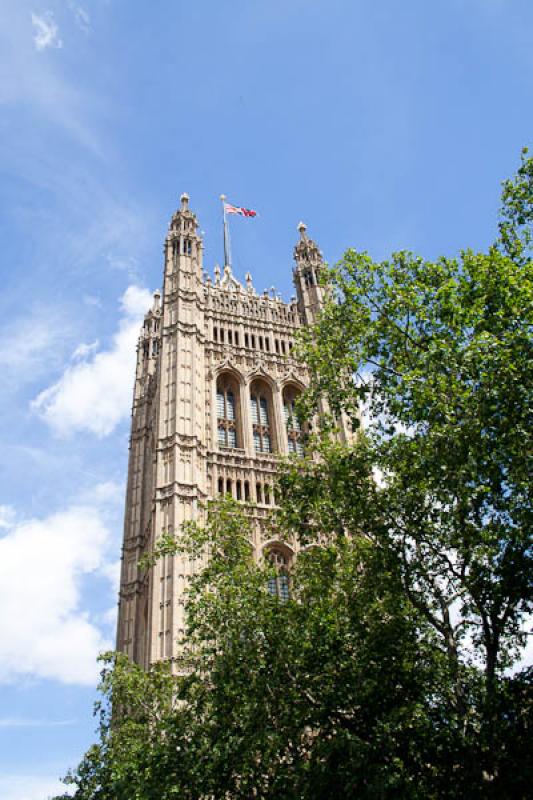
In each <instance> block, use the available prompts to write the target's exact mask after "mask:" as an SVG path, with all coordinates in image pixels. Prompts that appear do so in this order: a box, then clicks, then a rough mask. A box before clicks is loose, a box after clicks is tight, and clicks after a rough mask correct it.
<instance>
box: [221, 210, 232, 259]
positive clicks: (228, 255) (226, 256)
mask: <svg viewBox="0 0 533 800" xmlns="http://www.w3.org/2000/svg"><path fill="white" fill-rule="evenodd" d="M220 199H221V200H222V215H223V219H224V266H225V267H231V248H230V240H229V228H228V219H227V217H226V195H225V194H221V195H220Z"/></svg>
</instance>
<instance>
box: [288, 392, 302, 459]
mask: <svg viewBox="0 0 533 800" xmlns="http://www.w3.org/2000/svg"><path fill="white" fill-rule="evenodd" d="M296 398H297V392H296V391H295V390H294V389H293V388H292V387H290V386H289V387H287V388H286V389H285V390H284V392H283V415H284V418H285V429H286V431H287V440H288V445H289V453H296V454H297V455H299V456H303V454H304V448H303V442H302V429H301V426H300V421H299V420H298V417H297V415H296Z"/></svg>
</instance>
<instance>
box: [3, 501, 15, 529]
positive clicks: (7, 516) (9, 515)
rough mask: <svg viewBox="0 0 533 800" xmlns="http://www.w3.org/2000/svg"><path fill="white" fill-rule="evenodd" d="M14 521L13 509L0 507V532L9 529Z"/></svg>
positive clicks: (4, 506)
mask: <svg viewBox="0 0 533 800" xmlns="http://www.w3.org/2000/svg"><path fill="white" fill-rule="evenodd" d="M14 521H15V509H14V508H13V507H12V506H6V505H3V506H2V505H0V530H2V528H11V526H12V525H13V523H14Z"/></svg>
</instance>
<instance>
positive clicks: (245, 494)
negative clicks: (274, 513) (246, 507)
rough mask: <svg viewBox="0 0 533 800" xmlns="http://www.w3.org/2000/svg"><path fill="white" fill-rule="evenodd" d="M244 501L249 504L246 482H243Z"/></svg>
mask: <svg viewBox="0 0 533 800" xmlns="http://www.w3.org/2000/svg"><path fill="white" fill-rule="evenodd" d="M244 500H245V502H246V503H249V502H250V484H249V482H248V481H244Z"/></svg>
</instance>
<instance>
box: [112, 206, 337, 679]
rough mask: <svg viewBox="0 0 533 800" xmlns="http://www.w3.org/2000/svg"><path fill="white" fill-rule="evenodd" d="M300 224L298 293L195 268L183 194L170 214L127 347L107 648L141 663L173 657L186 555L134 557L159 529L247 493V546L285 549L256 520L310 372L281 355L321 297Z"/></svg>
mask: <svg viewBox="0 0 533 800" xmlns="http://www.w3.org/2000/svg"><path fill="white" fill-rule="evenodd" d="M299 231H300V240H299V242H298V244H297V245H296V247H295V251H294V258H295V268H294V272H293V276H294V283H295V287H296V293H297V299H294V300H292V301H291V302H289V303H284V302H283V301H282V300H281V298H280V297H279V296H278V295H277V294H276V292H275V290H271V291H270V292H265V293H263V294H261V295H259V294H257V292H256V291H255V290H254V288H253V285H252V278H251V276H250V274H249V273H248V274H247V275H246V278H245V281H246V284H245V286H243V285H242V284H241V283H240V282H239V281H238V280H237V279H236V278H235V276H234V275H233V274H232V271H231V267H230V266H229V265H225V266H224V269H223V270H222V271H221V270H220V268H219V267H218V265H217V266H216V267H215V270H214V275H215V278H214V281H212V280H211V278H209V277H207V276H206V275H205V274H204V270H203V247H202V239H201V237H200V235H199V233H198V222H197V219H196V216H195V215H194V214H193V213H192V212H191V211H190V209H189V198H188V196H187V195H185V194H184V195H182V198H181V207H180V209H179V210H178V211H176V213H175V214H174V215H173V217H172V220H171V222H170V226H169V231H168V234H167V237H166V240H165V248H164V285H163V296H162V299H161V295H160V293H159V292H156V293H155V295H154V303H153V306H152V308H151V309H150V311H148V313H147V314H146V316H145V320H144V325H143V328H142V330H141V335H140V337H139V344H138V348H137V368H136V377H135V389H134V398H133V410H132V423H131V440H130V456H129V468H128V488H127V496H126V511H125V523H124V546H123V558H122V574H121V586H120V602H119V620H118V632H117V647H118V649H119V650H122V651H124V652H126V653H128V655H129V656H130V657H131V658H132V659H133V660H134V661H136V662H137V663H139V664H141V665H142V666H144V667H145V668H148V667H149V666H150V664H152V663H153V662H155V661H157V660H159V659H162V658H165V659H167V658H168V659H175V658H176V657H177V655H178V653H177V644H176V642H177V640H178V638H179V637H180V636H181V635H182V634H183V627H184V619H183V591H184V589H185V587H186V583H187V579H188V577H189V576H190V575H191V574H192V573H193V572H194V569H195V564H194V563H191V562H189V561H188V560H186V559H183V558H181V557H165V558H163V559H161V560H160V561H159V562H158V563H157V565H156V566H155V568H154V569H153V570H150V571H148V572H143V571H141V570H140V569H139V567H138V563H139V559H140V558H141V557H142V556H143V555H144V554H145V553H149V552H150V551H151V550H152V549H153V546H154V542H155V541H156V540H157V538H158V536H159V535H160V534H161V532H162V531H168V532H179V530H180V526H181V524H182V523H183V522H184V521H185V520H188V519H193V518H198V516H199V515H200V514H201V513H202V511H201V505H202V504H204V503H205V501H207V500H209V499H210V498H214V497H215V496H217V495H220V494H226V493H228V492H229V493H230V494H232V495H233V497H234V498H235V499H236V500H238V501H242V502H247V503H249V504H250V505H249V506H248V507H249V508H250V513H251V514H252V517H253V519H254V537H253V542H252V545H253V547H254V552H255V555H256V557H257V558H258V559H259V558H262V557H263V555H264V553H265V549H266V548H273V547H274V546H275V547H276V548H277V551H276V552H277V556H276V558H277V559H278V561H283V560H284V559H285V561H287V560H290V558H291V557H292V555H293V553H294V550H295V547H294V545H293V544H292V543H287V542H285V543H277V542H272V541H270V540H269V536H270V534H269V533H267V531H266V529H265V526H264V521H265V520H266V519H267V518H268V515H269V510H270V509H271V507H272V506H273V504H274V502H275V499H274V491H273V483H274V478H275V474H276V465H277V461H278V457H279V455H286V454H288V453H290V452H299V451H300V450H301V443H300V432H299V430H298V425H297V421H296V420H295V418H294V417H293V416H292V414H291V409H292V404H293V402H294V399H295V397H296V396H297V394H298V393H299V392H300V391H301V390H302V388H303V387H304V386H305V385H306V383H307V380H308V377H307V373H306V370H305V368H304V367H302V365H301V364H299V363H298V362H297V361H296V360H295V359H294V358H293V356H292V347H293V343H294V335H295V333H296V331H297V330H298V328H299V327H300V326H302V325H310V324H312V323H313V322H314V320H315V319H316V315H317V314H318V312H319V311H320V308H321V306H322V303H323V288H322V287H321V286H319V283H318V277H319V272H320V269H321V265H322V264H323V261H322V255H321V253H320V251H319V249H318V247H317V246H316V244H315V243H314V242H313V241H312V240H311V239H309V238H308V236H307V232H306V228H305V225H303V224H302V223H300V225H299ZM281 590H283V586H281V589H280V591H281Z"/></svg>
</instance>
